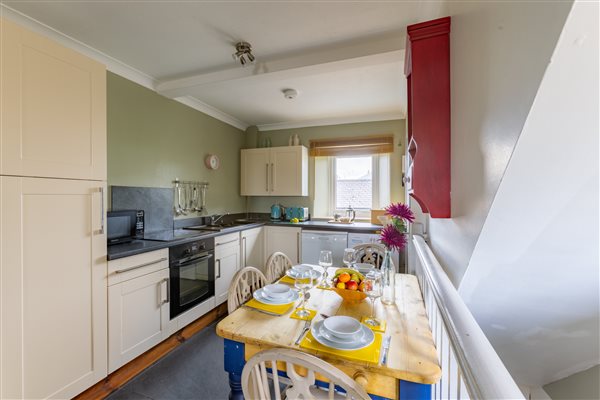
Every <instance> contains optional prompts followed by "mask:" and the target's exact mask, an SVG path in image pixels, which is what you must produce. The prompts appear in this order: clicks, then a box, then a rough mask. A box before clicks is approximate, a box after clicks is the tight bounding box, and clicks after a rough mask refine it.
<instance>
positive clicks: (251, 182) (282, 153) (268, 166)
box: [240, 146, 308, 196]
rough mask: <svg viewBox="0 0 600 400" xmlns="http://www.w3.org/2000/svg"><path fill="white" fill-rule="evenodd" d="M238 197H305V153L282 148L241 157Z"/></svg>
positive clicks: (249, 152) (246, 152)
mask: <svg viewBox="0 0 600 400" xmlns="http://www.w3.org/2000/svg"><path fill="white" fill-rule="evenodd" d="M240 164H241V188H240V192H241V195H242V196H308V149H307V148H306V147H304V146H283V147H269V148H261V149H246V150H242V153H241V163H240Z"/></svg>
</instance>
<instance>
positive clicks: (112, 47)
mask: <svg viewBox="0 0 600 400" xmlns="http://www.w3.org/2000/svg"><path fill="white" fill-rule="evenodd" d="M3 4H4V5H6V6H7V7H4V8H3V9H2V11H3V13H4V14H7V15H8V14H10V15H9V16H12V17H16V18H20V19H25V18H23V15H25V16H28V17H30V18H32V19H34V20H37V21H39V22H41V23H42V24H45V25H47V27H49V28H52V29H54V30H56V31H58V32H60V33H62V34H64V35H66V36H67V37H68V38H66V41H69V40H70V39H74V40H75V41H76V42H80V43H75V42H74V41H72V40H70V42H71V44H73V45H75V47H78V46H79V47H81V46H82V44H83V45H84V46H83V47H85V46H89V47H90V48H91V49H85V52H86V53H87V54H91V55H94V53H95V52H96V51H97V53H96V55H97V56H98V57H97V58H100V59H101V60H102V61H103V62H105V63H107V64H108V68H109V70H112V71H113V72H116V73H119V74H121V75H124V76H126V77H128V78H130V79H134V80H136V81H137V82H139V83H142V84H145V85H146V86H149V87H151V88H152V89H155V90H157V91H158V92H159V93H162V94H164V95H165V96H168V97H172V98H176V99H178V100H180V101H182V102H184V103H186V104H189V105H192V106H194V107H196V108H198V109H201V110H202V111H205V112H207V113H209V114H210V115H213V116H215V117H217V118H219V119H221V120H224V121H226V122H228V123H231V124H233V125H235V126H238V127H240V128H245V127H246V126H248V125H258V126H259V127H261V128H263V129H274V128H282V127H285V126H291V125H293V126H302V125H315V124H328V123H343V122H348V121H352V122H356V121H358V120H364V121H367V120H381V119H391V118H402V117H404V114H405V108H406V91H405V89H404V88H405V80H404V77H403V74H402V66H403V63H404V52H403V48H404V40H405V39H404V32H405V30H406V26H407V25H409V24H411V23H415V22H419V21H423V20H427V19H431V18H436V17H439V16H441V12H442V7H443V2H416V1H415V2H389V1H388V2H384V1H360V2H334V1H322V2H315V1H276V2H264V1H260V2H258V1H234V2H201V1H197V2H182V1H157V2H148V1H119V2H116V1H109V0H102V1H86V2H83V1H81V2H73V1H5V2H3ZM15 11H16V12H15ZM19 14H22V15H19ZM29 22H31V21H29ZM38 28H39V27H38ZM38 30H39V29H38ZM53 34H54V35H56V32H54V33H53ZM69 38H70V39H69ZM61 39H65V38H64V37H63V38H61ZM240 40H245V41H248V42H250V43H251V44H252V46H253V49H254V54H255V56H256V57H257V63H256V64H255V65H254V66H250V67H246V68H242V67H241V66H239V65H238V64H236V62H235V61H234V60H233V59H232V57H231V54H232V53H233V52H234V46H233V45H234V44H235V42H237V41H240ZM62 41H63V43H64V42H65V40H62ZM112 64H114V65H112ZM290 87H291V88H294V89H296V90H298V91H299V92H300V95H299V96H298V98H297V99H296V100H293V101H289V100H286V99H285V98H284V97H283V95H282V94H281V90H282V89H285V88H290Z"/></svg>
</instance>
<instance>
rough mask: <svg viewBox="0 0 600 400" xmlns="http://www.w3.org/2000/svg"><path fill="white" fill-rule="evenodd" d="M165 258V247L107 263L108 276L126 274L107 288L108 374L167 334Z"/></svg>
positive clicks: (167, 306) (167, 278)
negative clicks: (122, 278) (113, 262)
mask: <svg viewBox="0 0 600 400" xmlns="http://www.w3.org/2000/svg"><path fill="white" fill-rule="evenodd" d="M142 256H143V257H142ZM167 260H168V250H166V249H165V250H159V251H156V252H152V253H147V254H142V255H140V256H133V257H128V258H126V259H123V261H122V260H117V261H118V263H115V264H117V265H116V266H115V265H113V264H112V263H109V270H110V272H109V277H111V276H117V277H120V276H123V275H129V276H127V277H126V278H125V279H126V280H123V281H120V282H117V283H115V284H113V285H111V286H109V287H108V372H109V373H111V372H113V371H115V370H117V369H118V368H120V367H121V366H123V365H124V364H126V363H128V362H129V361H131V360H133V359H134V358H135V357H137V356H139V355H140V354H142V353H144V352H145V351H146V350H149V349H150V348H152V347H153V346H155V345H157V344H158V343H160V342H162V341H163V340H164V339H166V338H167V337H168V336H169V329H168V325H169V301H170V298H169V297H170V296H169V295H170V293H169V264H168V261H167ZM157 269H158V270H157ZM115 281H117V279H115Z"/></svg>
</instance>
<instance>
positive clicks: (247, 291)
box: [227, 267, 267, 314]
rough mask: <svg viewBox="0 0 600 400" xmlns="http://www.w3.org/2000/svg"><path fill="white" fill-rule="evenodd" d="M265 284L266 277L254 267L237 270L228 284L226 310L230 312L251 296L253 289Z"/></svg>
mask: <svg viewBox="0 0 600 400" xmlns="http://www.w3.org/2000/svg"><path fill="white" fill-rule="evenodd" d="M266 284H267V278H266V277H265V275H264V274H263V273H262V272H260V270H258V269H256V268H254V267H245V268H242V269H241V270H239V271H238V272H237V273H236V274H235V275H234V277H233V279H232V280H231V285H229V296H228V297H227V311H228V312H229V313H230V314H231V313H232V312H234V311H235V310H237V309H238V308H239V307H240V306H241V305H242V304H244V303H245V302H246V301H248V300H249V299H250V298H251V297H252V293H254V291H255V290H257V289H260V288H261V287H263V286H265V285H266Z"/></svg>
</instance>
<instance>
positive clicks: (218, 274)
mask: <svg viewBox="0 0 600 400" xmlns="http://www.w3.org/2000/svg"><path fill="white" fill-rule="evenodd" d="M215 264H217V267H218V270H217V271H219V272H217V277H216V278H215V279H219V278H220V277H221V260H216V263H215Z"/></svg>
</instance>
